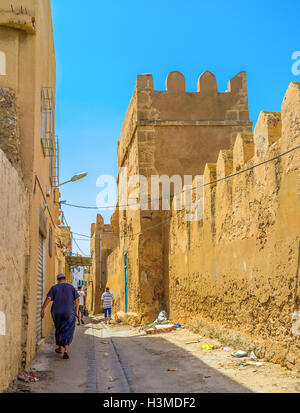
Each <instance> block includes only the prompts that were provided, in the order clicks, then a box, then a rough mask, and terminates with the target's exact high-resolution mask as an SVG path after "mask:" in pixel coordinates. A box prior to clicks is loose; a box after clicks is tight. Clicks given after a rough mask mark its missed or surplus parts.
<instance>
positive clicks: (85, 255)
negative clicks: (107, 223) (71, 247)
mask: <svg viewBox="0 0 300 413" xmlns="http://www.w3.org/2000/svg"><path fill="white" fill-rule="evenodd" d="M63 219H64V221H65V224H66V226H67V227H70V225H69V224H68V222H67V219H66V217H65V214H63ZM70 228H71V227H70ZM70 232H71V238H72V241H74V243H75V245H76V246H77V248H78V250H79V251H80V252H81V254H82V255H83V256H84V257H89V255H87V254H85V253H84V252H83V251H82V249H81V248H80V247H79V245H78V244H77V242H76V240H75V238H74V237H73V233H72V231H70Z"/></svg>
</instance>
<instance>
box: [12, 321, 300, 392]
mask: <svg viewBox="0 0 300 413" xmlns="http://www.w3.org/2000/svg"><path fill="white" fill-rule="evenodd" d="M195 338H197V337H196V336H195V335H193V334H192V333H189V332H188V331H185V330H181V331H176V332H173V333H164V334H158V335H154V336H148V335H145V334H144V333H143V332H140V331H139V330H137V329H133V328H131V327H129V326H127V325H124V324H114V325H110V326H105V325H104V323H103V322H102V321H101V319H87V323H86V324H85V325H81V326H78V327H76V331H75V336H74V340H73V343H72V345H71V351H70V359H69V360H63V359H62V357H61V355H59V354H56V353H55V352H54V349H55V347H56V346H55V342H54V336H53V335H52V336H51V337H50V338H49V339H48V340H47V342H46V343H45V344H44V345H43V347H42V348H41V350H40V351H39V352H38V353H37V355H36V357H35V359H34V360H33V362H32V365H31V369H32V372H33V373H34V374H35V375H36V376H37V377H38V378H39V379H40V381H39V382H37V383H33V384H26V385H24V384H22V383H20V382H19V384H18V389H17V390H15V391H20V392H21V391H30V392H31V393H106V394H109V393H218V392H222V393H250V392H285V391H293V392H297V390H298V391H299V389H300V386H299V380H298V382H297V381H295V378H296V377H295V375H294V374H292V373H289V372H286V371H285V370H282V369H281V368H280V367H278V366H277V367H276V366H274V365H270V366H269V365H268V366H265V365H264V366H263V367H259V368H252V367H249V368H246V369H240V368H239V364H240V361H239V360H236V359H234V358H233V357H231V356H230V354H228V353H225V352H224V351H223V349H220V350H216V351H210V352H209V351H205V350H201V346H200V345H199V343H195V342H194V344H193V340H194V341H195ZM198 338H199V337H198ZM191 340H192V341H191ZM196 341H197V340H196ZM270 375H272V376H273V377H272V380H270ZM278 383H279V384H278ZM297 386H298V387H297ZM24 389H25V390H24ZM26 389H27V390H26Z"/></svg>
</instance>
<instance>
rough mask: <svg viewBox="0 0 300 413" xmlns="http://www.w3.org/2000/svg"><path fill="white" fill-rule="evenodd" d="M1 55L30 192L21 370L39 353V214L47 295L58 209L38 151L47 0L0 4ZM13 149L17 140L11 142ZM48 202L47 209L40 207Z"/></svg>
mask: <svg viewBox="0 0 300 413" xmlns="http://www.w3.org/2000/svg"><path fill="white" fill-rule="evenodd" d="M0 38H1V39H0V51H1V52H2V53H4V54H5V58H6V59H5V60H6V70H5V74H3V73H2V74H0V87H3V88H9V89H11V90H12V91H13V92H14V93H15V95H16V103H17V117H18V131H19V139H20V145H19V148H20V166H21V171H22V177H23V180H24V183H25V185H26V187H27V188H28V191H29V196H30V202H29V227H30V231H29V236H30V242H29V254H28V255H29V259H28V273H29V274H30V276H29V277H28V279H27V280H26V283H25V295H24V296H25V300H24V301H25V306H26V314H27V316H26V319H24V328H26V331H27V334H26V335H25V341H26V346H25V348H24V354H23V360H22V361H23V365H24V366H25V365H26V366H28V365H29V363H30V360H31V358H32V357H33V356H34V354H35V351H36V348H37V339H36V317H37V314H36V313H37V311H36V296H37V268H38V265H37V264H38V239H39V229H40V210H41V209H42V210H43V211H44V212H43V213H44V216H45V222H44V224H45V225H44V226H45V229H46V230H45V236H46V240H45V243H46V248H45V250H46V254H45V261H46V262H45V269H46V274H45V292H46V291H48V290H49V288H50V287H51V285H53V284H54V283H55V253H54V248H55V245H54V243H55V226H56V223H57V221H56V216H57V204H54V199H55V195H54V188H53V187H52V189H51V194H50V197H46V195H45V194H46V187H47V185H51V180H50V172H49V157H45V155H44V153H43V149H42V145H41V88H42V87H43V86H51V87H52V88H53V92H54V96H55V83H56V63H55V51H54V41H53V30H52V18H51V3H50V0H44V1H39V0H1V9H0ZM15 143H17V140H16V141H15ZM45 202H47V208H45V207H44V205H45ZM50 226H51V229H52V234H53V237H52V250H53V254H52V256H51V255H50V253H49V250H50V248H49V243H50V238H49V232H50ZM43 327H44V328H43V335H44V336H45V337H46V336H47V335H48V334H49V332H50V331H51V330H52V328H53V322H52V320H51V316H50V313H49V312H48V311H47V314H46V317H45V319H44V322H43Z"/></svg>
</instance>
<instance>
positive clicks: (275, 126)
mask: <svg viewBox="0 0 300 413" xmlns="http://www.w3.org/2000/svg"><path fill="white" fill-rule="evenodd" d="M280 137H281V113H280V112H266V111H263V112H261V113H260V115H259V117H258V121H257V123H256V125H255V128H254V136H253V139H254V147H255V156H256V157H257V158H259V159H260V158H263V157H264V156H265V155H266V152H267V150H268V148H269V146H270V145H272V144H273V143H274V142H276V141H277V140H278V139H279V138H280Z"/></svg>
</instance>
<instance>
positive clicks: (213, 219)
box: [166, 83, 300, 366]
mask: <svg viewBox="0 0 300 413" xmlns="http://www.w3.org/2000/svg"><path fill="white" fill-rule="evenodd" d="M297 145H300V84H299V83H298V84H296V83H292V84H290V86H289V88H288V90H287V92H286V95H285V98H284V100H283V104H282V111H281V114H280V113H273V112H262V113H261V115H260V117H259V120H258V122H257V124H256V127H255V131H254V136H253V135H251V134H240V135H239V136H238V137H237V139H236V142H235V145H234V148H233V150H225V151H221V152H220V154H219V157H218V160H217V163H216V164H208V165H206V167H205V172H204V179H205V182H210V181H213V180H215V179H216V178H217V179H219V178H222V177H224V176H227V175H229V174H231V173H235V172H237V171H240V170H243V169H246V168H249V167H251V166H253V165H255V164H258V163H260V162H262V161H265V160H268V159H271V158H273V157H275V156H277V155H279V154H281V153H283V152H285V151H287V150H289V149H291V148H293V147H296V146H297ZM299 166H300V152H299V150H296V151H293V152H291V153H289V154H288V155H285V156H283V157H281V158H279V159H277V160H275V161H272V162H269V163H266V164H264V165H261V166H258V167H257V168H254V169H251V170H250V171H249V172H247V173H243V174H240V175H237V176H235V177H233V178H230V179H227V180H225V181H222V182H218V183H217V184H215V185H211V186H207V187H205V198H204V218H203V221H202V222H191V223H188V222H186V220H185V211H182V212H180V213H179V214H176V213H175V214H176V215H174V217H173V218H172V220H171V223H170V229H169V230H170V234H169V246H168V247H169V257H168V264H169V268H168V272H167V274H166V276H167V278H168V281H167V284H168V286H169V287H168V288H169V290H168V294H169V296H168V300H167V305H168V310H169V312H170V317H171V319H172V320H174V321H175V320H176V321H178V322H182V323H188V322H190V321H191V320H194V324H193V325H194V326H195V325H197V322H195V320H198V325H200V326H202V328H204V327H203V326H206V330H207V326H208V325H210V326H211V327H210V328H212V329H215V330H214V332H215V333H216V332H217V331H221V333H219V334H220V336H221V337H222V334H223V333H224V330H227V332H228V331H230V332H231V333H232V334H231V335H229V336H228V334H227V335H226V337H227V340H229V342H230V340H231V341H232V340H233V341H234V337H236V336H237V335H240V336H243V337H244V344H245V343H246V344H245V345H246V347H247V346H248V347H251V346H252V345H253V341H256V342H257V344H256V347H255V349H256V352H257V355H259V356H260V357H266V358H267V359H269V360H273V361H279V362H281V363H283V364H286V365H290V366H292V365H293V364H295V363H296V362H297V359H298V360H299V335H297V334H300V329H299V327H298V330H297V329H296V327H297V324H296V323H297V320H298V321H299V320H300V317H298V319H297V313H296V311H297V310H298V311H299V309H300V306H299V305H300V302H299V287H300V286H299V274H298V272H297V271H298V270H297V268H298V260H299V253H300V248H299V245H300V244H299V242H300V197H299V193H300V179H299V178H300V176H299ZM297 277H298V278H297ZM293 318H294V319H293ZM298 325H299V322H298ZM208 330H209V328H208ZM222 331H223V333H222ZM297 331H298V333H297ZM216 334H217V333H216ZM295 334H296V335H295ZM223 335H224V334H223ZM230 337H231V338H230ZM251 343H252V344H251ZM298 364H299V362H298Z"/></svg>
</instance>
